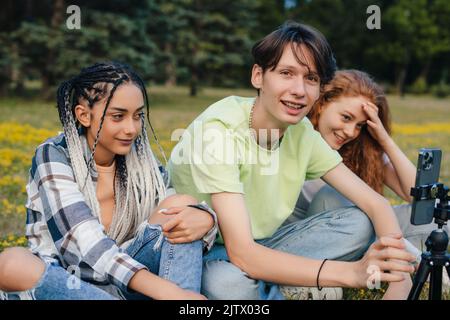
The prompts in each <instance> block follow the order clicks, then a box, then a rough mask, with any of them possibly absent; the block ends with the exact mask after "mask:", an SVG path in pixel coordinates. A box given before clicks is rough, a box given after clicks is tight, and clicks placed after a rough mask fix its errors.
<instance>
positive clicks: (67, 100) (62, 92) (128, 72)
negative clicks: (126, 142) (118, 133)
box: [57, 61, 159, 169]
mask: <svg viewBox="0 0 450 320" xmlns="http://www.w3.org/2000/svg"><path fill="white" fill-rule="evenodd" d="M125 83H133V84H134V85H136V86H137V87H138V88H140V90H141V92H142V95H143V97H144V103H145V106H146V109H147V114H148V112H149V103H148V95H147V91H146V89H145V84H144V82H143V80H142V79H141V78H140V77H139V76H138V75H137V73H136V72H135V71H134V70H133V69H132V68H131V67H130V66H128V65H126V64H123V63H120V62H115V61H112V62H100V63H96V64H94V65H92V66H89V67H87V68H83V69H82V70H81V72H80V74H78V75H77V76H75V77H73V78H71V79H69V80H67V81H64V82H63V83H61V85H60V86H59V88H58V91H57V108H58V113H59V118H60V120H61V124H62V126H63V128H64V130H65V131H66V129H67V128H69V127H70V126H72V125H74V124H75V125H76V126H77V127H80V124H79V122H78V121H77V119H76V116H75V107H76V106H77V105H78V104H79V103H80V102H81V101H85V102H87V104H88V106H89V107H90V108H92V107H93V106H94V105H95V103H97V102H99V101H101V100H103V99H105V98H106V97H107V100H106V105H105V109H104V110H103V114H102V118H101V120H100V126H99V129H98V131H97V134H96V138H95V141H94V145H93V148H92V153H91V156H90V159H89V161H88V167H90V166H91V165H92V162H93V159H94V154H95V150H96V146H97V143H98V140H99V136H100V131H101V129H102V126H103V122H104V119H105V114H106V111H107V109H108V106H109V103H110V101H111V99H112V97H113V95H114V92H115V91H116V89H117V88H118V87H119V86H120V85H121V84H125ZM147 121H148V123H149V125H150V128H151V131H152V133H153V136H154V138H155V139H156V141H157V142H158V140H157V137H156V134H155V132H154V129H153V127H152V125H151V123H150V120H149V117H147ZM142 125H143V126H144V125H145V124H144V118H142ZM135 143H136V147H137V148H140V147H141V143H140V138H139V137H138V139H137V140H136V142H135ZM158 145H159V143H158ZM117 160H118V162H117V167H118V169H119V167H122V169H124V168H123V166H124V157H118V159H117Z"/></svg>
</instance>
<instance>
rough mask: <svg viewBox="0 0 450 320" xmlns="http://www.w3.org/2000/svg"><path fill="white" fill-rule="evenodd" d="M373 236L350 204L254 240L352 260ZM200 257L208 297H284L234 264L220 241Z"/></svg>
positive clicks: (365, 220)
mask: <svg viewBox="0 0 450 320" xmlns="http://www.w3.org/2000/svg"><path fill="white" fill-rule="evenodd" d="M374 239H375V232H374V229H373V226H372V223H371V222H370V220H369V218H368V217H367V216H366V215H365V214H364V212H362V211H361V210H359V209H358V208H356V207H350V208H345V209H337V210H329V211H325V212H323V213H321V214H319V215H314V216H311V217H309V218H307V219H303V220H298V221H295V222H292V223H290V224H287V225H283V226H281V227H280V228H279V229H278V230H277V231H276V232H275V233H274V235H273V236H272V237H270V238H266V239H262V240H257V242H258V243H259V244H261V245H263V246H266V247H268V248H272V249H275V250H280V251H284V252H287V253H291V254H293V255H297V256H303V257H308V258H313V259H324V258H327V259H331V260H341V261H354V260H357V259H359V258H360V257H361V256H362V255H363V254H364V253H365V252H366V250H367V249H368V247H369V246H370V244H371V243H372V242H373V241H374ZM203 261H204V266H203V279H202V293H203V294H205V295H206V296H207V297H208V298H209V299H230V300H237V299H239V300H244V299H245V300H259V299H268V300H272V299H274V300H277V299H284V297H283V296H282V294H281V293H280V290H279V287H278V285H277V284H274V283H268V282H265V281H262V280H257V279H252V278H250V277H249V276H248V275H247V274H246V273H245V272H243V271H242V270H240V269H239V268H238V267H236V266H235V265H233V264H232V263H231V262H230V261H229V258H228V256H227V253H226V250H225V247H224V246H223V245H220V244H216V245H214V247H213V248H212V250H211V251H210V252H209V253H208V254H207V255H205V256H204V258H203ZM276 263H277V262H276V261H274V262H273V264H276Z"/></svg>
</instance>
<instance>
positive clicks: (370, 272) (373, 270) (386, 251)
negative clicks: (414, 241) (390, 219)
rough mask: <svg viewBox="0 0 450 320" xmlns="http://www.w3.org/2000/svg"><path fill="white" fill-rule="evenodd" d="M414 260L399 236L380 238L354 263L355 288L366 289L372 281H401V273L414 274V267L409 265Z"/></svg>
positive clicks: (403, 276)
mask: <svg viewBox="0 0 450 320" xmlns="http://www.w3.org/2000/svg"><path fill="white" fill-rule="evenodd" d="M415 260H416V257H415V256H414V255H412V254H411V253H409V252H407V251H406V250H405V243H404V241H403V239H402V235H401V234H395V235H392V236H384V237H381V238H380V239H378V240H377V241H376V242H375V243H373V244H372V245H371V246H370V248H369V250H367V252H366V254H365V255H364V257H363V258H362V259H361V260H359V261H357V262H356V268H355V273H356V275H355V276H356V277H355V279H356V283H355V286H356V287H358V288H363V287H368V285H369V284H370V283H372V284H373V281H380V282H398V281H403V280H405V275H404V274H402V273H412V272H414V267H413V266H412V265H410V264H409V263H410V262H413V261H415Z"/></svg>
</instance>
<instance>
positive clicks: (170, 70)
mask: <svg viewBox="0 0 450 320" xmlns="http://www.w3.org/2000/svg"><path fill="white" fill-rule="evenodd" d="M164 53H165V54H166V55H167V56H168V57H169V61H168V62H167V63H166V66H165V71H166V82H165V86H166V87H173V86H176V85H177V74H176V66H175V62H174V59H173V55H172V44H171V43H169V42H167V43H166V44H165V46H164Z"/></svg>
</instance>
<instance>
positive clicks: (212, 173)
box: [168, 96, 342, 242]
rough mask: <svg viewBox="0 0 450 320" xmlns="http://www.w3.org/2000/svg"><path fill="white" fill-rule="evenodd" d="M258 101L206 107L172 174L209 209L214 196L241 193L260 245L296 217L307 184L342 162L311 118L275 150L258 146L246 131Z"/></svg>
mask: <svg viewBox="0 0 450 320" xmlns="http://www.w3.org/2000/svg"><path fill="white" fill-rule="evenodd" d="M254 101H255V98H243V97H237V96H231V97H227V98H225V99H222V100H220V101H218V102H216V103H214V104H213V105H211V106H210V107H208V108H207V109H206V110H205V111H204V112H203V113H202V114H200V115H199V116H198V117H197V119H195V120H194V121H193V122H192V123H191V124H190V125H189V127H188V128H187V130H186V131H185V132H184V133H183V135H182V137H181V139H180V141H179V142H178V144H177V145H176V146H175V148H174V149H173V151H172V154H171V157H170V160H169V164H168V170H169V173H170V177H171V182H172V184H173V186H174V187H175V189H176V191H177V193H182V194H189V195H192V196H193V197H195V198H197V199H198V200H199V201H202V200H204V201H206V202H207V203H208V204H209V205H211V194H212V193H219V192H234V193H242V194H243V195H244V199H245V204H246V207H247V210H248V213H249V215H250V221H251V227H252V234H253V237H254V239H262V238H267V237H270V236H271V235H272V234H273V233H274V232H275V231H276V230H277V229H278V227H280V225H281V224H282V223H283V222H284V221H285V220H286V218H287V217H288V216H289V215H290V214H291V213H292V211H293V209H294V207H295V203H296V201H297V198H298V196H299V194H300V191H301V189H302V186H303V183H304V181H305V179H306V180H311V179H317V178H319V177H321V176H323V175H324V174H325V173H326V172H327V171H329V170H330V169H332V168H334V167H335V166H337V165H338V164H339V163H340V162H341V161H342V158H341V156H340V155H339V154H338V153H337V152H336V151H334V150H332V149H331V148H330V147H329V146H328V144H327V143H326V142H325V141H324V140H323V139H322V137H321V136H320V134H319V133H318V132H317V131H315V130H314V129H313V127H312V125H311V122H310V121H309V120H308V119H307V118H304V119H303V120H302V121H300V122H299V123H298V124H296V125H291V126H289V127H288V128H287V129H286V131H285V133H284V136H283V139H282V142H281V143H280V145H279V146H278V147H277V148H275V149H274V150H267V149H266V148H263V147H261V146H259V145H258V144H257V142H256V140H255V138H254V136H253V135H252V134H251V131H250V130H249V126H248V122H249V115H250V110H251V108H252V105H253V103H254ZM221 240H222V239H219V241H220V242H221Z"/></svg>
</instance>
